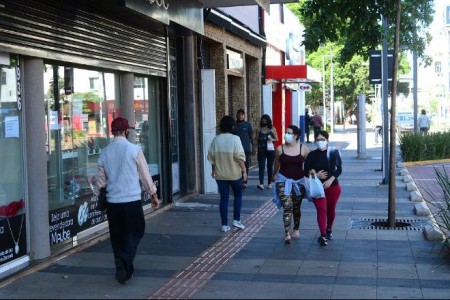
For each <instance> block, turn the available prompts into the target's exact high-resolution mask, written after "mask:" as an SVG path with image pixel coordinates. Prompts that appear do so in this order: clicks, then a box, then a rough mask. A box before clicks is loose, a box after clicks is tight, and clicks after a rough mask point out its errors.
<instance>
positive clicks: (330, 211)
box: [305, 130, 342, 246]
mask: <svg viewBox="0 0 450 300" xmlns="http://www.w3.org/2000/svg"><path fill="white" fill-rule="evenodd" d="M314 138H315V142H316V145H317V149H315V150H313V151H311V152H310V153H309V155H308V157H307V158H306V161H305V173H306V174H310V175H312V176H313V177H316V176H317V177H318V178H319V179H320V181H321V182H322V184H323V188H324V190H325V197H323V198H313V199H312V201H313V203H314V206H315V207H316V210H317V223H318V225H319V229H320V237H319V239H318V240H317V241H318V243H319V244H320V245H321V246H325V245H327V240H331V239H332V238H333V231H332V230H333V223H334V219H335V217H336V204H337V202H338V200H339V196H340V195H341V186H340V184H339V182H338V177H339V176H340V175H341V173H342V160H341V155H340V153H339V151H338V150H337V149H336V148H334V147H330V146H328V142H329V134H328V132H327V131H325V130H321V131H319V132H318V133H316V135H315V136H314Z"/></svg>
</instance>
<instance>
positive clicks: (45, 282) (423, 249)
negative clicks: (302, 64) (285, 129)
mask: <svg viewBox="0 0 450 300" xmlns="http://www.w3.org/2000/svg"><path fill="white" fill-rule="evenodd" d="M336 130H338V129H336ZM371 134H372V133H368V137H367V158H365V159H358V158H356V131H355V130H354V129H353V128H350V129H348V130H347V131H337V132H336V133H335V134H332V135H331V136H330V140H331V141H332V143H331V144H332V145H333V146H336V147H338V148H339V149H340V150H341V155H342V157H343V173H342V176H341V177H340V178H339V181H340V183H341V185H342V195H341V198H340V201H339V203H338V206H337V216H336V221H335V225H334V228H333V235H334V238H333V240H331V241H329V243H328V245H327V246H326V247H320V246H319V244H318V243H317V238H318V236H319V232H318V226H317V223H316V211H315V208H314V205H313V204H312V203H309V202H308V201H306V200H305V201H304V202H303V204H302V219H301V224H300V238H299V239H294V240H293V241H292V244H290V245H285V244H284V243H283V225H282V211H281V210H280V211H279V210H277V209H276V208H275V206H274V205H273V204H272V203H271V192H270V190H268V189H265V190H263V191H261V190H258V189H257V188H256V184H257V183H258V179H257V177H258V175H257V169H256V168H254V169H252V170H251V172H250V174H249V175H250V179H249V187H248V188H247V189H246V190H245V192H244V203H243V208H242V222H243V223H244V224H245V225H246V228H245V229H244V230H238V229H233V230H232V231H231V232H229V233H222V232H220V216H219V208H218V203H219V197H218V195H199V196H198V197H193V198H191V199H189V200H186V201H184V202H182V203H177V204H175V205H174V206H173V207H171V208H170V209H167V210H165V211H162V212H160V213H158V214H155V215H152V216H150V217H149V218H148V219H147V221H146V225H147V226H146V234H145V237H144V239H143V241H142V243H141V244H140V246H139V248H138V256H137V258H136V261H135V268H136V271H135V274H134V278H132V279H131V280H130V281H128V282H127V283H126V284H125V285H120V284H119V283H117V282H116V280H115V279H114V271H115V268H114V263H113V257H112V253H111V247H110V244H109V240H104V241H100V242H98V243H97V244H95V245H94V246H91V247H88V248H86V249H82V250H81V251H78V252H75V253H71V254H70V255H67V256H65V257H63V258H61V259H60V260H58V261H56V262H54V263H53V264H51V265H50V266H48V267H46V268H44V269H42V270H37V271H35V272H32V273H30V274H27V275H25V276H16V277H17V280H14V281H11V283H9V284H7V285H5V284H2V282H0V286H1V289H0V298H2V299H6V298H7V299H19V298H20V299H24V298H26V299H31V298H33V299H36V298H46V299H56V298H59V299H68V298H79V299H86V298H91V299H92V298H96V299H97V298H108V299H109V298H114V299H116V298H121V299H123V298H128V299H148V298H153V299H157V298H163V299H175V298H178V299H181V298H192V299H249V298H252V299H255V298H260V299H261V298H266V299H271V298H276V299H280V298H286V299H287V298H296V299H299V298H305V299H306V298H308V299H312V298H318V299H342V298H346V299H349V298H354V299H389V298H391V299H392V298H402V299H404V298H419V299H430V298H433V299H437V298H441V299H450V260H449V259H448V258H445V257H443V255H442V253H441V252H440V251H441V243H438V242H430V241H427V240H426V239H425V238H424V235H423V233H422V231H421V229H422V228H423V226H424V225H425V224H427V222H428V219H427V218H426V217H417V216H416V215H415V214H414V203H413V202H411V201H410V200H409V192H407V191H406V189H405V184H404V183H403V182H402V180H401V177H400V176H399V177H398V178H396V186H397V187H396V199H397V200H396V219H397V220H400V221H406V222H410V223H411V226H410V227H403V228H396V229H390V230H388V229H383V228H378V227H375V226H373V225H371V223H372V222H376V221H383V220H385V219H387V209H388V187H387V186H378V183H379V182H380V181H381V179H382V174H381V171H378V170H379V169H380V167H381V144H378V145H372V144H371V143H372V141H373V140H374V137H373V136H370V135H371ZM308 147H311V148H313V147H314V146H313V144H308ZM231 203H232V201H231V202H230V212H231V211H232V207H231ZM8 282H9V281H8Z"/></svg>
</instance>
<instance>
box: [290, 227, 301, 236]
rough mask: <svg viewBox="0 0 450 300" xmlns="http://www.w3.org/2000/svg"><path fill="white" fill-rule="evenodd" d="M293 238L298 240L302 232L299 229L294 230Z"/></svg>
mask: <svg viewBox="0 0 450 300" xmlns="http://www.w3.org/2000/svg"><path fill="white" fill-rule="evenodd" d="M291 236H292V237H293V238H298V237H299V236H300V231H299V230H298V229H296V230H293V231H292V234H291Z"/></svg>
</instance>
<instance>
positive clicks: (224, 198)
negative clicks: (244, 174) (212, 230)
mask: <svg viewBox="0 0 450 300" xmlns="http://www.w3.org/2000/svg"><path fill="white" fill-rule="evenodd" d="M216 182H217V187H218V188H219V193H220V207H219V208H220V218H221V219H222V225H228V200H229V198H230V187H231V189H232V190H233V195H234V204H233V207H234V209H233V219H234V220H237V221H240V220H241V207H242V178H239V179H238V180H216Z"/></svg>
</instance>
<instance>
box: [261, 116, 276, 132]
mask: <svg viewBox="0 0 450 300" xmlns="http://www.w3.org/2000/svg"><path fill="white" fill-rule="evenodd" d="M262 120H266V121H267V128H269V129H272V128H273V124H272V119H271V118H270V116H269V115H268V114H264V115H262V116H261V120H260V121H259V123H260V124H261V122H262Z"/></svg>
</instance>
